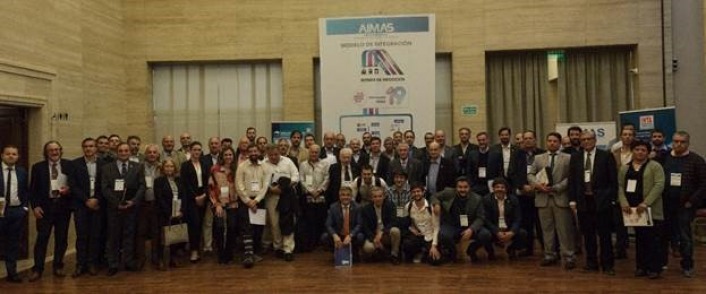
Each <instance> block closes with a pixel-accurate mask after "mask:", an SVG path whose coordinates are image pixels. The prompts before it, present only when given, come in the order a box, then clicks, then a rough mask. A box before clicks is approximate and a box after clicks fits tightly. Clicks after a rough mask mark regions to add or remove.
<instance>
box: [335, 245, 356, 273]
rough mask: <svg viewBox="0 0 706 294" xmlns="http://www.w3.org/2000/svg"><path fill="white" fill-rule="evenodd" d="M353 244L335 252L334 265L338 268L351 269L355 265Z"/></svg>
mask: <svg viewBox="0 0 706 294" xmlns="http://www.w3.org/2000/svg"><path fill="white" fill-rule="evenodd" d="M351 246H352V244H348V245H347V246H343V247H341V248H338V249H334V251H333V259H334V265H335V266H336V267H351V266H352V265H353V251H352V248H351Z"/></svg>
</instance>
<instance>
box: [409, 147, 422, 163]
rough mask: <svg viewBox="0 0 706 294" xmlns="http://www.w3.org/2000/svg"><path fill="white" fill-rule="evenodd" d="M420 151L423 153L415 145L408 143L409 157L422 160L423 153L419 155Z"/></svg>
mask: <svg viewBox="0 0 706 294" xmlns="http://www.w3.org/2000/svg"><path fill="white" fill-rule="evenodd" d="M420 153H423V152H422V151H421V150H420V149H419V148H417V146H414V145H410V146H409V157H410V158H416V159H417V160H419V161H422V160H421V158H422V156H421V155H423V154H421V155H420Z"/></svg>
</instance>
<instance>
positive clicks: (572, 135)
mask: <svg viewBox="0 0 706 294" xmlns="http://www.w3.org/2000/svg"><path fill="white" fill-rule="evenodd" d="M582 131H583V130H582V129H581V127H579V126H571V127H570V128H569V129H568V130H567V131H566V136H567V137H568V138H569V142H571V147H568V148H564V149H562V150H561V152H564V153H568V154H569V155H571V154H574V153H578V152H581V132H582Z"/></svg>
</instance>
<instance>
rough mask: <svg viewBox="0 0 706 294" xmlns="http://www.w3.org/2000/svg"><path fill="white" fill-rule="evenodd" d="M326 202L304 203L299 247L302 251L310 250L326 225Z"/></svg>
mask: <svg viewBox="0 0 706 294" xmlns="http://www.w3.org/2000/svg"><path fill="white" fill-rule="evenodd" d="M326 214H327V209H326V203H306V204H305V205H304V211H303V215H302V222H301V224H302V226H303V230H302V234H301V241H302V242H301V243H298V244H300V245H299V247H300V248H301V250H302V251H311V250H313V249H314V247H316V244H317V243H318V242H319V239H320V238H321V234H323V233H324V227H325V225H326Z"/></svg>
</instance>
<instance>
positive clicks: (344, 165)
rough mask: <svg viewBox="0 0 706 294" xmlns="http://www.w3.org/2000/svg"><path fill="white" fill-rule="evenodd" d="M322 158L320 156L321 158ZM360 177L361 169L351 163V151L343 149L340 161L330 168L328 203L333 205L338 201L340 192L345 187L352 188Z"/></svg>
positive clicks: (327, 192)
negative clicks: (355, 180) (354, 181)
mask: <svg viewBox="0 0 706 294" xmlns="http://www.w3.org/2000/svg"><path fill="white" fill-rule="evenodd" d="M319 157H320V156H319ZM359 176H360V169H359V167H358V166H357V165H354V164H352V163H351V149H349V148H343V150H341V153H340V161H339V162H338V163H334V164H332V165H331V166H330V167H329V170H328V179H329V185H328V188H327V189H326V203H327V204H328V205H331V204H332V203H334V202H336V199H338V190H339V189H340V188H341V187H343V186H347V187H352V185H353V180H354V179H355V178H357V177H359Z"/></svg>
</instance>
